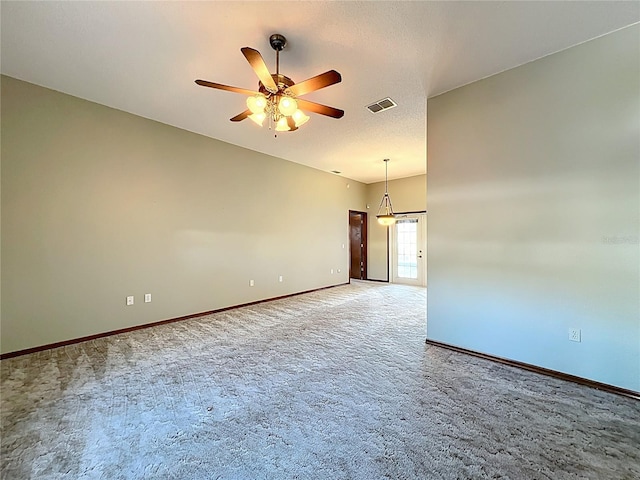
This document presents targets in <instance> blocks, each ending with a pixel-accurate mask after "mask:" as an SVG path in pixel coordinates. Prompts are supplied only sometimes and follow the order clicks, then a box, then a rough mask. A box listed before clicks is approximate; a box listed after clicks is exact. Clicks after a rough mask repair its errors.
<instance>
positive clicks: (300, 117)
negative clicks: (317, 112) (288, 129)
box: [292, 110, 309, 127]
mask: <svg viewBox="0 0 640 480" xmlns="http://www.w3.org/2000/svg"><path fill="white" fill-rule="evenodd" d="M292 117H293V121H294V122H296V127H299V126H301V125H304V124H305V123H307V122H308V121H309V116H308V115H305V114H304V112H303V111H302V110H296V111H295V112H293V115H292Z"/></svg>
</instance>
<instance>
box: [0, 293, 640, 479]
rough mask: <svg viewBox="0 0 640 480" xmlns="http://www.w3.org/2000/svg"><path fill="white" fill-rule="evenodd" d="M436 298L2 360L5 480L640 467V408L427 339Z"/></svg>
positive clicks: (297, 309) (263, 307) (311, 305)
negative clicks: (428, 308) (429, 308)
mask: <svg viewBox="0 0 640 480" xmlns="http://www.w3.org/2000/svg"><path fill="white" fill-rule="evenodd" d="M425 304H426V292H425V290H424V289H422V288H417V287H403V286H394V285H386V284H375V283H367V282H355V283H353V284H351V285H347V286H341V287H337V288H332V289H328V290H324V291H319V292H314V293H311V294H306V295H302V296H297V297H293V298H289V299H283V300H278V301H274V302H269V303H264V304H260V305H256V306H251V307H246V308H242V309H236V310H230V311H227V312H223V313H219V314H215V315H211V316H207V317H201V318H197V319H192V320H188V321H184V322H179V323H174V324H170V325H164V326H159V327H154V328H151V329H146V330H139V331H136V332H132V333H128V334H124V335H119V336H113V337H109V338H104V339H100V340H95V341H91V342H87V343H83V344H78V345H74V346H69V347H64V348H59V349H55V350H50V351H46V352H41V353H38V354H33V355H28V356H23V357H18V358H14V359H9V360H4V361H2V362H1V367H2V368H1V369H2V384H1V388H2V390H1V392H2V409H1V412H2V448H1V454H2V459H1V464H2V470H1V472H2V478H4V479H58V478H64V479H81V478H82V479H84V478H91V479H93V478H95V479H99V478H102V479H109V480H114V479H189V480H191V479H332V480H333V479H363V480H364V479H366V480H374V479H383V478H388V479H431V478H433V479H475V478H491V479H497V478H500V479H518V480H520V479H553V480H561V479H583V478H586V479H598V480H603V479H638V478H640V402H637V401H634V400H631V399H627V398H623V397H619V396H616V395H612V394H608V393H604V392H600V391H597V390H593V389H590V388H587V387H582V386H579V385H574V384H572V383H566V382H563V381H560V380H556V379H552V378H549V377H544V376H539V375H537V374H534V373H530V372H526V371H522V370H519V369H515V368H511V367H507V366H504V365H499V364H495V363H492V362H489V361H486V360H481V359H478V358H475V357H470V356H467V355H464V354H459V353H454V352H451V351H448V350H444V349H441V348H439V347H434V346H427V345H425V343H424V340H425ZM394 305H400V307H399V308H396V307H394Z"/></svg>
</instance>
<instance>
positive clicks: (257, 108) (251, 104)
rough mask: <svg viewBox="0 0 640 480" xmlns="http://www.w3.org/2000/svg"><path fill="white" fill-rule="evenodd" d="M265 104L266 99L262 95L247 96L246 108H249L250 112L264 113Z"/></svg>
mask: <svg viewBox="0 0 640 480" xmlns="http://www.w3.org/2000/svg"><path fill="white" fill-rule="evenodd" d="M266 106H267V99H266V98H265V97H264V95H255V96H252V97H248V98H247V108H248V109H249V110H251V113H255V114H257V113H264V109H265V107H266Z"/></svg>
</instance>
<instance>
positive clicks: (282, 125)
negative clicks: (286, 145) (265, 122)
mask: <svg viewBox="0 0 640 480" xmlns="http://www.w3.org/2000/svg"><path fill="white" fill-rule="evenodd" d="M289 130H291V128H289V123H287V117H280V120H278V123H277V124H276V132H288V131H289Z"/></svg>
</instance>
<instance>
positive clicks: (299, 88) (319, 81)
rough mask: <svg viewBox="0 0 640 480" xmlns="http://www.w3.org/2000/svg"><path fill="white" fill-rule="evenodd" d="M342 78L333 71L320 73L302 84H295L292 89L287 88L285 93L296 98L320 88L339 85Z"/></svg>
mask: <svg viewBox="0 0 640 480" xmlns="http://www.w3.org/2000/svg"><path fill="white" fill-rule="evenodd" d="M341 81H342V76H341V75H340V74H339V73H338V72H336V71H335V70H329V71H328V72H324V73H321V74H320V75H316V76H315V77H311V78H309V79H307V80H305V81H304V82H300V83H296V84H295V85H293V86H292V87H289V88H287V91H288V92H289V93H291V94H292V95H294V96H296V97H298V96H300V95H304V94H306V93H310V92H315V91H316V90H320V89H321V88H325V87H328V86H330V85H334V84H336V83H340V82H341Z"/></svg>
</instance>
